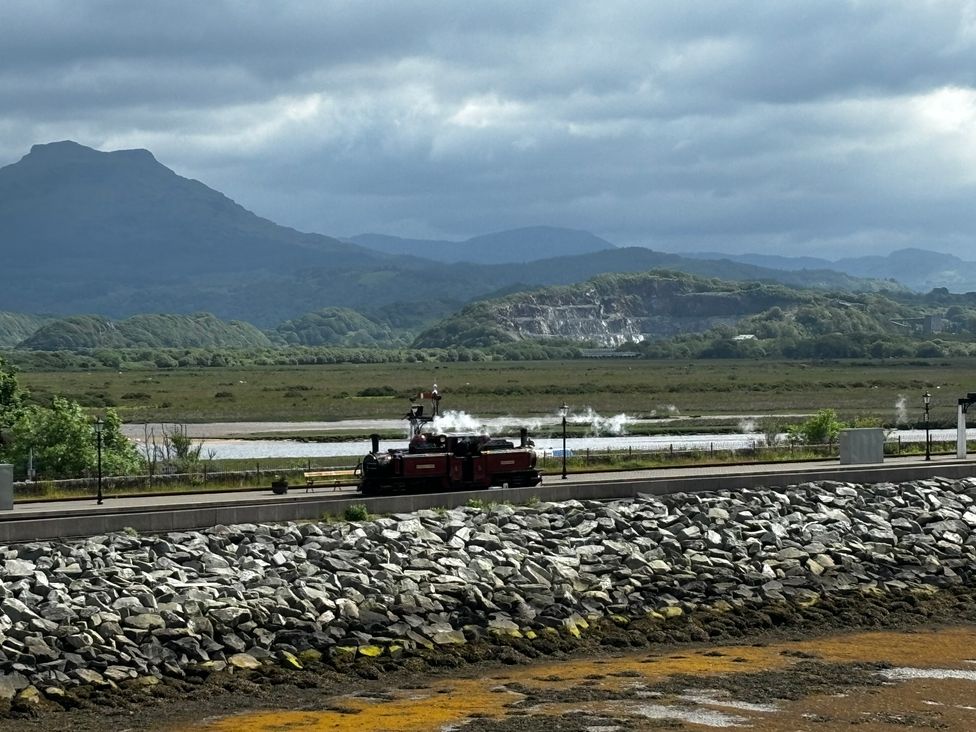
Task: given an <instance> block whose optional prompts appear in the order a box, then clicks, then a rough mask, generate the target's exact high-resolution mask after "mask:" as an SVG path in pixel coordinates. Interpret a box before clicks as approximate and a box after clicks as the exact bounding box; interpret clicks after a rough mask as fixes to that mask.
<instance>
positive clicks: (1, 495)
mask: <svg viewBox="0 0 976 732" xmlns="http://www.w3.org/2000/svg"><path fill="white" fill-rule="evenodd" d="M13 507H14V466H13V465H6V464H3V465H0V511H10V510H12V509H13Z"/></svg>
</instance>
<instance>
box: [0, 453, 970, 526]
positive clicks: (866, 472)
mask: <svg viewBox="0 0 976 732" xmlns="http://www.w3.org/2000/svg"><path fill="white" fill-rule="evenodd" d="M932 476H944V477H948V478H963V477H971V476H976V462H972V461H966V460H956V459H954V458H952V459H950V458H945V457H940V458H938V459H936V460H932V461H930V462H926V461H923V460H921V459H920V458H893V459H888V460H887V461H886V462H885V463H884V464H874V465H857V466H841V465H838V464H837V462H836V461H821V462H814V463H809V462H804V463H787V464H783V463H777V464H762V465H722V466H707V467H694V468H666V469H655V470H639V471H627V472H619V473H618V472H615V473H583V474H571V475H569V476H568V477H567V478H566V479H565V480H564V479H562V478H561V477H560V475H559V474H556V475H547V476H546V477H545V478H544V480H543V482H542V484H541V485H539V486H536V487H533V488H494V489H491V490H487V491H484V490H482V491H459V492H451V493H432V494H417V495H398V496H383V497H373V498H365V497H363V496H361V495H360V494H358V493H357V492H356V491H355V489H354V488H352V487H345V488H343V489H341V490H333V489H319V490H317V491H310V492H306V491H305V489H304V488H298V489H294V490H292V491H289V492H288V493H285V494H284V495H275V494H273V493H272V492H271V490H270V488H268V489H263V490H260V489H259V490H253V489H252V490H247V491H235V492H220V493H203V494H166V495H153V496H130V497H118V498H108V499H106V501H105V503H103V504H102V505H100V506H99V505H96V504H95V501H94V498H92V499H91V500H88V501H85V500H71V501H55V502H43V503H41V502H35V503H17V504H16V505H15V507H14V509H13V510H12V511H3V512H0V543H18V542H27V541H36V540H42V539H51V538H57V537H77V536H94V535H97V534H102V533H107V532H110V531H119V530H123V529H132V530H134V531H137V532H140V533H161V532H166V531H180V530H188V529H200V528H206V527H212V526H217V525H221V524H234V523H269V522H280V521H294V520H308V519H317V518H322V517H323V516H325V515H331V516H342V514H343V513H344V511H345V510H346V508H347V507H349V506H351V505H354V504H365V506H366V507H367V510H368V511H369V512H370V513H373V514H391V513H406V512H410V511H415V510H419V509H423V508H434V507H443V508H453V507H456V506H463V505H466V504H467V503H468V502H469V501H471V500H473V499H477V500H481V501H495V502H506V501H507V502H512V503H524V502H526V501H528V500H530V499H533V498H537V499H539V500H569V499H588V500H599V499H616V498H627V497H632V496H634V495H636V494H638V493H649V494H655V495H665V494H669V493H676V492H699V491H710V490H719V489H730V490H735V489H737V488H746V487H756V486H775V485H788V484H791V483H798V482H807V481H813V480H839V481H845V482H855V483H857V482H861V483H876V482H901V481H906V480H916V479H920V478H926V477H932Z"/></svg>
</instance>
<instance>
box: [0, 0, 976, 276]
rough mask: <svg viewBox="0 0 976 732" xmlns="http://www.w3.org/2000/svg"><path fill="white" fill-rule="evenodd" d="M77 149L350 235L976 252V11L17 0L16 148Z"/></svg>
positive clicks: (8, 156) (11, 79)
mask: <svg viewBox="0 0 976 732" xmlns="http://www.w3.org/2000/svg"><path fill="white" fill-rule="evenodd" d="M61 139H72V140H76V141H78V142H81V143H83V144H86V145H90V146H92V147H96V148H98V149H102V150H114V149H120V148H133V147H143V148H148V149H149V150H151V151H152V152H153V153H154V154H155V155H156V157H157V158H158V159H159V160H160V162H162V163H164V164H165V165H167V166H169V167H170V168H172V169H174V170H175V171H176V172H178V173H180V174H181V175H186V176H189V177H193V178H198V179H200V180H202V181H203V182H205V183H207V184H208V185H210V186H212V187H214V188H217V189H218V190H220V191H223V192H224V193H226V194H227V195H229V196H230V197H231V198H234V199H235V200H237V201H238V202H240V203H241V204H243V205H244V206H246V207H248V208H250V209H251V210H253V211H255V212H257V213H259V214H261V215H263V216H267V217H268V218H271V219H273V220H275V221H277V222H279V223H283V224H287V225H290V226H294V227H296V228H299V229H302V230H307V231H317V232H321V233H326V234H332V235H339V236H342V235H351V234H356V233H362V232H367V231H369V232H380V233H387V234H395V235H401V236H419V237H442V238H451V239H460V238H466V237H468V236H472V235H476V234H481V233H486V232H490V231H497V230H500V229H506V228H514V227H519V226H528V225H534V224H549V225H556V226H567V227H573V228H580V229H587V230H589V231H592V232H594V233H596V234H599V235H601V236H604V237H606V238H608V239H610V240H611V241H613V242H615V243H618V244H643V245H646V246H650V247H652V248H654V249H659V250H667V251H678V252H680V251H724V252H747V251H752V252H769V253H782V254H814V255H820V256H825V257H828V258H836V257H840V256H849V255H851V254H854V253H884V252H887V251H890V250H893V249H897V248H901V247H905V246H919V247H924V248H929V249H935V250H940V251H946V252H952V253H955V254H959V255H962V256H964V257H965V258H967V259H976V251H974V250H973V248H972V243H971V242H972V241H973V234H974V231H976V228H974V223H976V214H974V212H976V195H974V194H976V0H944V1H943V0H940V1H936V0H876V1H870V0H866V1H863V2H861V1H851V2H840V1H833V2H832V1H827V0H824V1H819V2H810V1H806V0H790V1H789V2H755V1H754V0H742V1H741V2H739V1H734V0H729V1H727V2H726V1H723V0H709V1H705V0H702V1H701V2H675V1H674V0H635V1H634V2H626V1H621V2H615V1H613V0H599V2H597V1H595V0H594V1H593V2H571V1H569V0H560V1H559V2H541V1H540V2H530V1H529V0H516V1H514V2H490V3H489V2H460V1H458V2H453V1H452V2H412V1H410V0H394V1H392V2H382V1H381V0H369V1H367V0H358V1H350V2H340V1H331V0H309V1H308V2H304V1H301V0H284V1H282V2H258V1H257V0H254V1H250V2H248V1H244V0H241V1H237V2H229V1H228V2H222V1H220V0H206V2H203V1H202V0H189V1H187V2H183V1H182V0H169V1H166V0H159V1H158V2H148V0H147V1H145V2H137V1H133V0H3V2H2V4H0V165H6V164H8V163H12V162H15V161H16V160H18V159H19V158H20V157H22V156H23V155H24V154H25V153H26V152H27V151H28V150H29V148H30V146H31V145H32V144H34V143H37V142H50V141H53V140H61Z"/></svg>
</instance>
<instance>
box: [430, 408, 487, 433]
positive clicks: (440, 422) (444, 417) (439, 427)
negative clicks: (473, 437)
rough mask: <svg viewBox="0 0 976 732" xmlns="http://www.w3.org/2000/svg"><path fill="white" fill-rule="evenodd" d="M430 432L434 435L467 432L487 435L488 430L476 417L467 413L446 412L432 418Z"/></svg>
mask: <svg viewBox="0 0 976 732" xmlns="http://www.w3.org/2000/svg"><path fill="white" fill-rule="evenodd" d="M431 431H432V432H435V433H448V432H467V433H471V432H474V433H477V434H479V435H487V434H488V428H487V427H486V426H485V425H484V424H483V423H482V422H481V420H479V419H478V418H477V417H473V416H471V415H470V414H468V413H467V412H455V411H447V412H444V414H439V415H437V416H436V417H434V421H433V422H431Z"/></svg>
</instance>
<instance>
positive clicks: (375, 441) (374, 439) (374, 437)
mask: <svg viewBox="0 0 976 732" xmlns="http://www.w3.org/2000/svg"><path fill="white" fill-rule="evenodd" d="M369 441H370V442H371V443H372V448H373V449H372V450H370V452H372V453H373V454H374V455H376V454H377V453H378V452H379V451H380V436H379V435H378V434H376V433H375V432H374V433H373V434H371V435H370V436H369Z"/></svg>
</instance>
